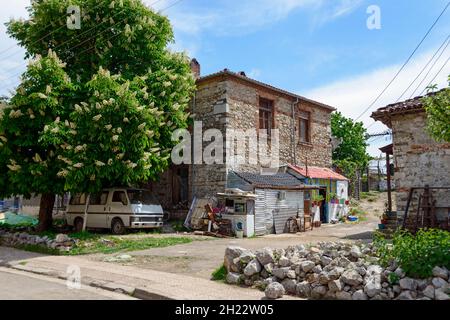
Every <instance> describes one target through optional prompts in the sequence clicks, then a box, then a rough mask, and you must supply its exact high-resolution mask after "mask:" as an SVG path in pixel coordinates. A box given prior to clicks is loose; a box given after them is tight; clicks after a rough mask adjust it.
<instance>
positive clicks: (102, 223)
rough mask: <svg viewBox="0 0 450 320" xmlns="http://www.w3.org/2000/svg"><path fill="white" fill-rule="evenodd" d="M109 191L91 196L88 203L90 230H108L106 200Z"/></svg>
mask: <svg viewBox="0 0 450 320" xmlns="http://www.w3.org/2000/svg"><path fill="white" fill-rule="evenodd" d="M108 195H109V191H103V192H101V193H98V194H91V196H90V201H89V212H88V225H89V226H90V227H91V228H109V226H108V221H107V220H108V219H107V218H108V211H107V200H108Z"/></svg>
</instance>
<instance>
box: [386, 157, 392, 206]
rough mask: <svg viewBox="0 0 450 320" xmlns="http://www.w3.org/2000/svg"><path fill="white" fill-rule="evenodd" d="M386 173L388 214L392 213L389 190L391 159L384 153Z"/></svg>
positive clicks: (390, 190) (390, 189) (390, 191)
mask: <svg viewBox="0 0 450 320" xmlns="http://www.w3.org/2000/svg"><path fill="white" fill-rule="evenodd" d="M386 173H387V189H388V212H389V213H391V212H392V194H391V193H392V188H391V159H390V155H389V153H386Z"/></svg>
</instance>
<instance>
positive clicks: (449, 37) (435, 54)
mask: <svg viewBox="0 0 450 320" xmlns="http://www.w3.org/2000/svg"><path fill="white" fill-rule="evenodd" d="M449 39H450V35H448V36H447V38H445V40H444V42H442V44H441V46H440V47H439V49H437V50H436V52H435V53H434V55H433V56H432V57H431V58H430V59H429V60H428V62H427V64H426V65H425V66H424V67H423V69H422V70H420V72H419V74H418V75H417V76H416V77H415V78H414V80H413V81H412V82H411V83H410V84H409V86H408V88H406V90H405V91H403V93H402V94H401V96H400V97H398V99H397V101H396V103H397V102H399V101H400V99H401V98H402V97H403V96H404V95H405V94H406V92H408V90H409V89H410V88H411V87H412V86H413V84H414V83H415V82H416V81H417V80H418V79H419V77H420V76H421V75H422V73H423V72H424V71H425V69H426V68H427V67H428V66H429V65H430V63H431V62H432V61H433V60H434V58H435V57H436V56H437V54H438V53H439V52H440V51H441V49H442V47H443V46H444V45H445V43H447V45H446V46H445V48H444V50H443V51H445V49H446V48H447V46H448V45H449V44H450V42H448V40H449Z"/></svg>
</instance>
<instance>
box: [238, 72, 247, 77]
mask: <svg viewBox="0 0 450 320" xmlns="http://www.w3.org/2000/svg"><path fill="white" fill-rule="evenodd" d="M238 74H239V75H240V76H243V77H247V75H246V74H245V72H244V71H239V72H238Z"/></svg>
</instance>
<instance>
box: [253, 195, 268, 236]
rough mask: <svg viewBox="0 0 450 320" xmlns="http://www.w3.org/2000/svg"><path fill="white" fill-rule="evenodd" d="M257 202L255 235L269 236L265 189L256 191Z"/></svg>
mask: <svg viewBox="0 0 450 320" xmlns="http://www.w3.org/2000/svg"><path fill="white" fill-rule="evenodd" d="M255 193H256V195H257V196H258V197H257V198H256V200H255V234H256V235H257V236H263V235H265V234H267V229H266V200H265V199H266V196H265V191H264V190H263V189H256V190H255Z"/></svg>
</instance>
